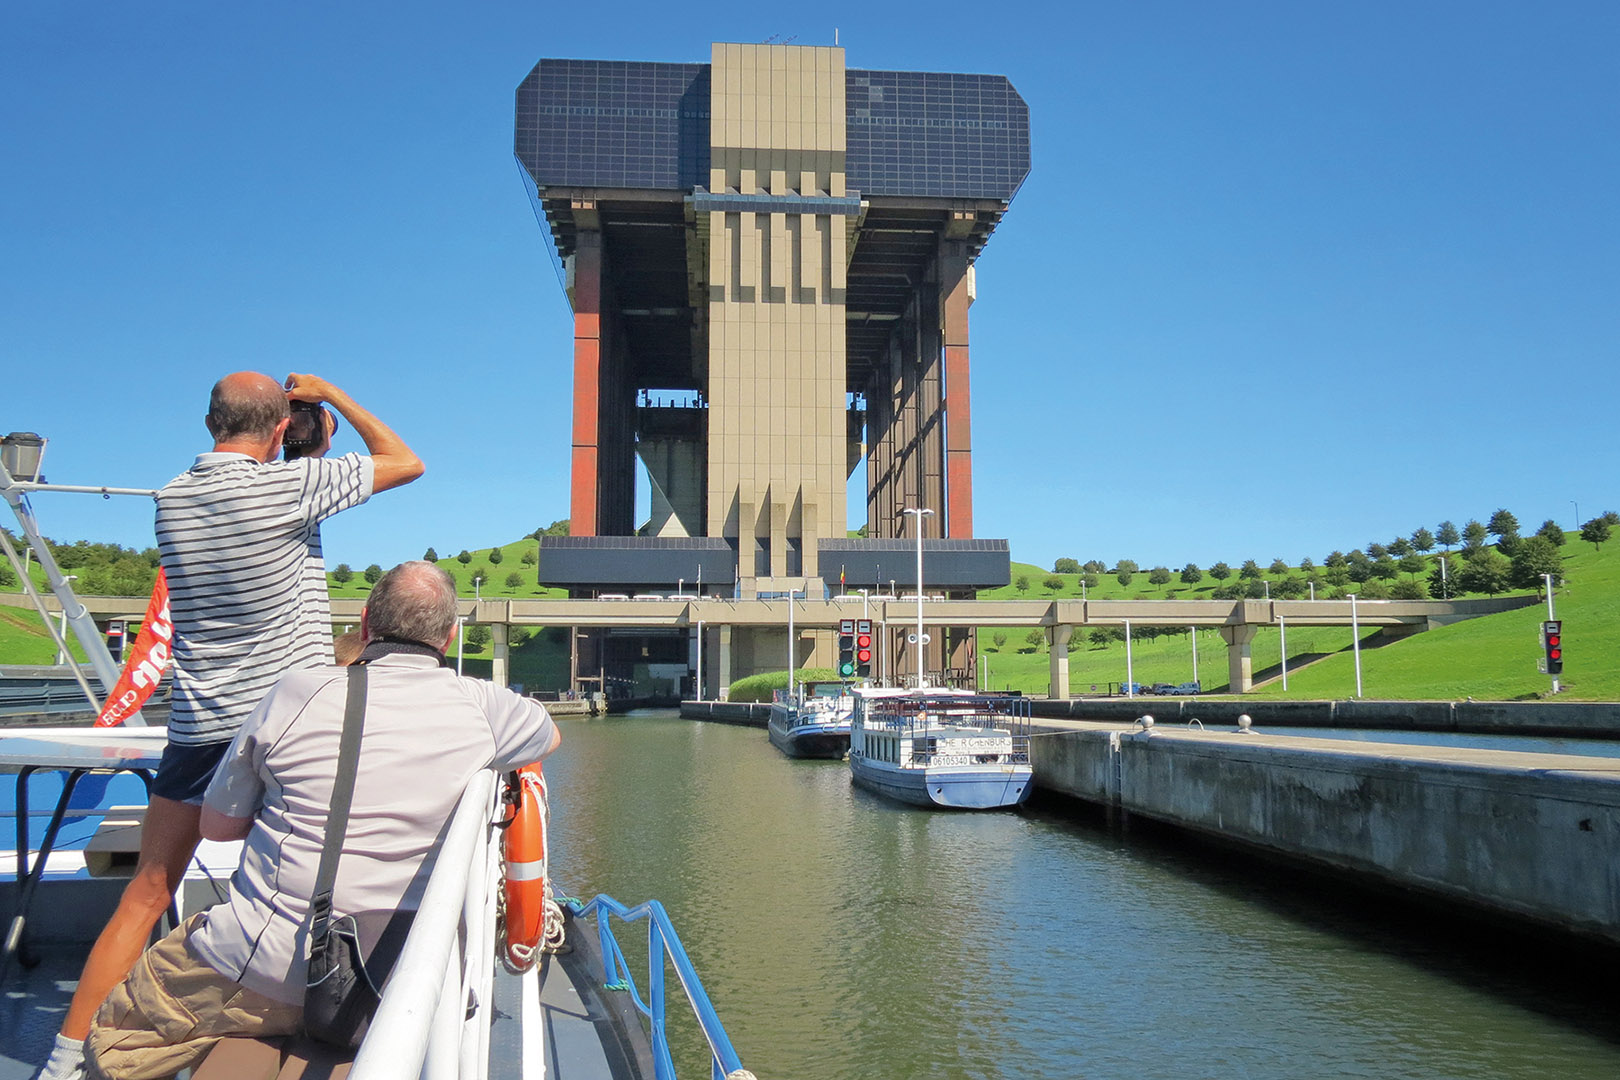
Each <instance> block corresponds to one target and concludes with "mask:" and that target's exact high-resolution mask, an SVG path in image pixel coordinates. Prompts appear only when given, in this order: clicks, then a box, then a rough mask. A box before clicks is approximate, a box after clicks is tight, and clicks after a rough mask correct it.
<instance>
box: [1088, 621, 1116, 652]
mask: <svg viewBox="0 0 1620 1080" xmlns="http://www.w3.org/2000/svg"><path fill="white" fill-rule="evenodd" d="M1086 637H1088V638H1089V639H1090V640H1091V644H1092V645H1094V646H1095V647H1097V648H1099V649H1106V648H1108V643H1109V642H1111V641H1113V640H1114V636H1113V635H1112V634H1110V633H1109V632H1108V631H1107V630H1104V629H1103V628H1102V627H1100V626H1099V627H1097V629H1095V630H1093V631H1092V632H1091V633H1089V634H1087V635H1086Z"/></svg>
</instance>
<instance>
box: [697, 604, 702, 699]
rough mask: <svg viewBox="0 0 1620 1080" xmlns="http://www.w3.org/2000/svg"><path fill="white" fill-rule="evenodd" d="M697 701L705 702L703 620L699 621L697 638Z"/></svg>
mask: <svg viewBox="0 0 1620 1080" xmlns="http://www.w3.org/2000/svg"><path fill="white" fill-rule="evenodd" d="M697 699H698V700H699V701H702V700H703V620H702V619H699V620H698V636H697Z"/></svg>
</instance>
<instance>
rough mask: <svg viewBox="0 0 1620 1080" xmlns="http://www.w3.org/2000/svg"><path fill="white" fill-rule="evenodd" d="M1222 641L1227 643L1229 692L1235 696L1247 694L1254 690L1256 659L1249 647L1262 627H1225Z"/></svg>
mask: <svg viewBox="0 0 1620 1080" xmlns="http://www.w3.org/2000/svg"><path fill="white" fill-rule="evenodd" d="M1220 629H1221V640H1223V641H1225V642H1226V681H1227V684H1228V685H1227V690H1228V691H1230V692H1231V693H1234V694H1247V693H1248V692H1249V691H1250V690H1253V689H1254V659H1253V657H1251V656H1250V654H1249V647H1250V645H1252V644H1253V642H1254V635H1255V634H1257V633H1258V632H1259V630H1260V627H1258V626H1256V625H1255V624H1254V623H1238V624H1237V625H1235V626H1223V627H1221V628H1220Z"/></svg>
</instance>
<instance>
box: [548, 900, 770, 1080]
mask: <svg viewBox="0 0 1620 1080" xmlns="http://www.w3.org/2000/svg"><path fill="white" fill-rule="evenodd" d="M567 904H568V907H569V910H570V911H571V912H572V914H573V915H574V917H575V918H583V917H584V916H586V915H593V914H594V915H595V916H596V931H597V936H598V939H599V940H600V942H601V946H602V968H603V970H602V979H603V981H604V982H605V983H606V984H608V985H619V984H621V983H622V984H623V985H624V987H625V989H627V990H629V992H630V997H631V1000H632V1001H634V1002H635V1004H636V1008H638V1009H640V1010H641V1012H642V1014H643V1015H645V1016H646V1017H647V1018H648V1019H649V1020H650V1021H651V1022H652V1038H653V1075H654V1076H655V1077H656V1080H675V1063H674V1059H673V1058H672V1057H671V1055H670V1050H669V1038H668V1035H667V1033H666V1032H665V1029H664V958H665V957H666V956H667V957H668V958H669V962H670V963H671V964H672V965H673V966H674V968H675V977H676V978H678V979H679V980H680V982H681V988H682V989H684V990H685V991H686V1000H687V1002H688V1003H689V1004H690V1005H691V1006H692V1012H693V1014H694V1015H695V1016H696V1017H697V1022H698V1026H699V1027H700V1028H701V1029H702V1031H703V1037H704V1039H705V1040H707V1041H708V1044H709V1053H710V1057H711V1061H712V1065H713V1069H712V1071H713V1075H714V1076H715V1078H716V1080H719V1078H723V1077H731V1076H752V1074H751V1073H749V1072H747V1070H745V1069H743V1067H742V1060H741V1059H740V1058H738V1056H737V1051H736V1049H735V1048H733V1047H732V1045H731V1039H730V1037H728V1036H727V1035H726V1029H725V1026H724V1025H722V1024H721V1023H720V1017H719V1015H718V1014H717V1013H716V1012H715V1011H714V1004H713V1003H712V1002H710V1001H709V995H708V992H707V991H705V990H704V989H703V982H702V981H701V980H700V979H699V978H698V976H697V971H696V969H694V968H693V967H692V961H691V958H690V957H688V956H687V955H686V947H685V946H684V945H682V944H681V939H680V935H678V934H676V933H675V927H674V925H673V924H672V923H671V922H670V921H669V913H668V912H666V911H665V910H664V905H663V904H660V903H659V902H658V901H657V900H647V901H644V902H643V903H640V904H637V905H636V906H635V907H633V908H627V907H625V906H624V905H623V904H621V903H619V902H618V901H617V900H615V899H613V898H612V897H611V896H606V895H602V894H598V895H597V896H596V897H595V898H594V899H592V900H591V901H590V902H589V903H581V902H580V901H578V900H570V901H567ZM605 915H611V916H615V917H617V918H620V919H623V920H624V921H625V922H627V923H628V922H638V921H640V920H641V919H646V920H647V921H648V922H647V967H648V973H647V987H648V991H649V996H650V997H651V998H652V1001H650V1002H643V1001H642V1000H641V996H640V995H639V994H638V993H637V992H636V985H635V979H634V978H633V977H632V976H631V974H630V970H629V965H628V964H626V963H625V960H624V953H623V952H621V951H620V949H619V943H618V940H617V939H616V938H615V937H614V936H613V928H612V925H611V924H610V923H609V922H608V920H607V918H605V917H604V916H605Z"/></svg>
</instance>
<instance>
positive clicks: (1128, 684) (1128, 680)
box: [1125, 619, 1136, 697]
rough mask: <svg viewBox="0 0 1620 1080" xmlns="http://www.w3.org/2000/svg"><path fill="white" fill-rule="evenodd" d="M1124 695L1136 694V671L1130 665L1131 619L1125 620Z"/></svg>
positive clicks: (1133, 695)
mask: <svg viewBox="0 0 1620 1080" xmlns="http://www.w3.org/2000/svg"><path fill="white" fill-rule="evenodd" d="M1125 696H1126V697H1135V696H1136V671H1135V669H1134V668H1132V666H1131V620H1129V619H1126V620H1125Z"/></svg>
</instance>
